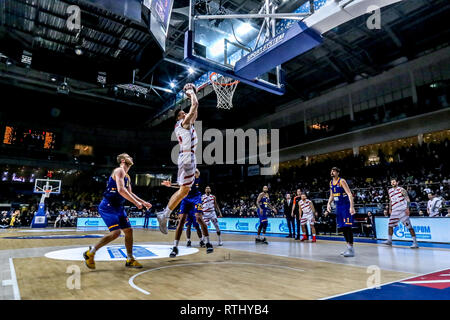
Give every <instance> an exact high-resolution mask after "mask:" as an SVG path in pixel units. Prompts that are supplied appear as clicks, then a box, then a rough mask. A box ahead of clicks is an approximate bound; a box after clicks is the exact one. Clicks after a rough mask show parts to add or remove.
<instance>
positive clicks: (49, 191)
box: [44, 189, 52, 198]
mask: <svg viewBox="0 0 450 320" xmlns="http://www.w3.org/2000/svg"><path fill="white" fill-rule="evenodd" d="M44 192H45V197H46V198H50V194H51V193H52V190H51V189H48V190H44Z"/></svg>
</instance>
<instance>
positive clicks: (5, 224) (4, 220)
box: [0, 211, 10, 228]
mask: <svg viewBox="0 0 450 320" xmlns="http://www.w3.org/2000/svg"><path fill="white" fill-rule="evenodd" d="M9 223H10V219H9V217H8V212H7V211H3V212H2V216H1V218H0V227H1V228H9Z"/></svg>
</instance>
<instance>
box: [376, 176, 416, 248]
mask: <svg viewBox="0 0 450 320" xmlns="http://www.w3.org/2000/svg"><path fill="white" fill-rule="evenodd" d="M391 186H392V188H391V189H389V190H388V193H389V213H390V214H391V215H390V217H389V227H388V240H387V241H386V242H384V244H386V245H388V246H391V245H392V235H393V234H394V228H395V227H396V226H397V225H398V223H399V222H401V223H403V225H404V226H405V227H406V228H408V230H409V232H410V234H411V237H412V240H413V244H412V246H411V247H410V248H411V249H417V248H419V245H418V244H417V239H416V232H415V231H414V228H413V226H412V225H411V220H410V219H409V203H410V201H409V196H408V193H407V192H406V190H405V189H403V188H402V187H399V186H398V182H397V179H395V178H392V179H391Z"/></svg>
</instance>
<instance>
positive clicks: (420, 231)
mask: <svg viewBox="0 0 450 320" xmlns="http://www.w3.org/2000/svg"><path fill="white" fill-rule="evenodd" d="M413 228H414V231H415V232H416V237H417V239H431V227H430V226H413ZM394 235H395V236H396V237H397V238H400V239H411V238H412V236H411V233H410V232H409V230H408V229H407V228H406V227H405V225H404V224H403V223H401V222H400V223H399V225H398V226H397V227H395V229H394Z"/></svg>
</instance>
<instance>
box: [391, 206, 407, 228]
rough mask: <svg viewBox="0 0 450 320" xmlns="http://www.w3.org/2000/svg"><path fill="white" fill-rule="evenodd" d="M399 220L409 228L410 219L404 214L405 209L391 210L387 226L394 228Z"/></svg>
mask: <svg viewBox="0 0 450 320" xmlns="http://www.w3.org/2000/svg"><path fill="white" fill-rule="evenodd" d="M399 222H401V223H403V225H404V226H405V227H407V228H408V229H409V228H411V220H410V219H409V216H408V215H407V214H406V209H401V210H392V213H391V215H390V217H389V222H388V224H389V227H392V228H395V227H396V226H398V224H399Z"/></svg>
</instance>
